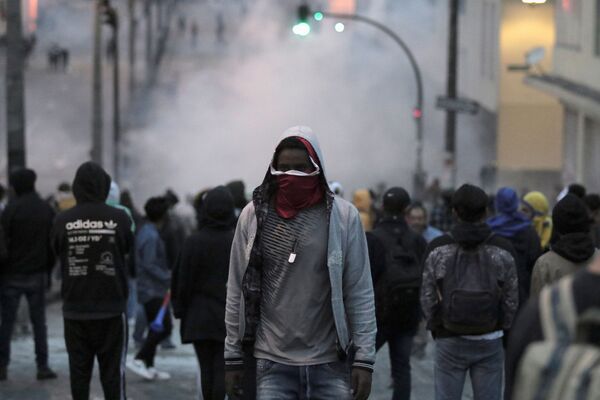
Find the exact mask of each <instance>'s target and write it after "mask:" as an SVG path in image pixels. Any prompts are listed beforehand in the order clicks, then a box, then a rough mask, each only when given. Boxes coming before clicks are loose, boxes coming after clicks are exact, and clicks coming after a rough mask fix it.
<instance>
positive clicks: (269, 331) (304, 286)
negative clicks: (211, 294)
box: [225, 126, 376, 400]
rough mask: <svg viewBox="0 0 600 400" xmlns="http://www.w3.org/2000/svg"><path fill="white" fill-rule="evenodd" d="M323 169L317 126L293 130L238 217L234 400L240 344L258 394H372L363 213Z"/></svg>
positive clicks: (233, 277)
mask: <svg viewBox="0 0 600 400" xmlns="http://www.w3.org/2000/svg"><path fill="white" fill-rule="evenodd" d="M324 171H325V168H324V161H323V157H322V154H321V150H320V148H319V144H318V141H317V138H316V136H315V135H314V134H313V132H312V130H311V129H310V128H308V127H303V126H298V127H293V128H290V129H288V130H287V131H286V132H285V133H284V134H283V137H282V138H281V139H280V141H279V143H278V145H277V147H276V149H275V152H274V155H273V158H272V160H271V164H270V165H269V168H268V171H267V174H266V176H265V179H264V181H263V183H262V185H260V186H259V187H258V188H257V189H256V190H255V191H254V195H253V200H252V202H251V203H250V204H248V205H247V206H246V207H245V208H244V210H243V211H242V214H241V215H240V218H239V221H238V225H237V229H236V232H235V237H234V240H233V245H232V250H231V261H230V267H229V278H228V281H227V303H226V308H225V326H226V332H227V336H226V338H225V370H226V372H225V386H226V390H227V393H228V395H229V397H230V398H232V399H238V398H241V396H242V393H241V381H242V379H243V376H244V352H243V346H242V344H246V345H248V347H250V348H251V349H253V354H254V356H255V357H256V359H257V360H256V375H257V379H256V383H257V398H259V399H280V398H284V397H286V398H300V397H301V396H304V394H305V393H308V392H310V393H311V397H314V398H323V399H351V398H352V396H353V395H352V392H353V393H354V398H355V399H359V400H365V399H366V398H367V397H368V396H369V393H370V389H371V374H372V371H373V364H374V362H375V335H376V323H375V307H374V296H373V284H372V279H371V273H370V266H369V256H368V250H367V242H366V238H365V233H364V231H363V229H362V226H361V222H360V218H359V215H358V211H357V210H356V208H355V207H353V206H352V205H351V204H350V203H348V202H346V201H345V200H343V199H341V198H339V197H337V196H334V195H333V193H331V191H330V189H329V187H328V185H327V180H326V177H325V172H324ZM351 352H353V353H354V357H352V355H351V354H350V353H351ZM351 359H352V365H349V363H350V362H351V361H350V360H351Z"/></svg>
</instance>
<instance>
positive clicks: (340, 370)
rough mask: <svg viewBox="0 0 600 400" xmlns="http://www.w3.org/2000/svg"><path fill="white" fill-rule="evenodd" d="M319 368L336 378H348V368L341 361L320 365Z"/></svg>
mask: <svg viewBox="0 0 600 400" xmlns="http://www.w3.org/2000/svg"><path fill="white" fill-rule="evenodd" d="M321 367H322V368H323V370H324V371H326V372H328V373H331V374H333V375H336V376H343V377H348V376H350V367H349V366H348V364H347V363H345V362H343V361H334V362H330V363H326V364H322V365H321Z"/></svg>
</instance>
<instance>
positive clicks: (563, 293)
mask: <svg viewBox="0 0 600 400" xmlns="http://www.w3.org/2000/svg"><path fill="white" fill-rule="evenodd" d="M539 302H540V303H539V305H540V321H541V324H542V332H543V334H544V339H545V340H547V341H551V342H570V341H572V340H573V339H574V336H575V330H576V327H577V309H576V308H575V300H574V299H573V277H572V276H568V277H566V278H563V279H561V280H560V281H559V282H558V284H556V285H553V286H547V287H545V288H544V289H543V290H542V293H541V294H540V299H539Z"/></svg>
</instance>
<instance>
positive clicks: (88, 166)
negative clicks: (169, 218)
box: [52, 162, 133, 400]
mask: <svg viewBox="0 0 600 400" xmlns="http://www.w3.org/2000/svg"><path fill="white" fill-rule="evenodd" d="M110 182H111V178H110V176H109V175H108V174H107V173H106V172H105V171H104V169H102V167H100V166H99V165H98V164H95V163H93V162H86V163H83V164H82V165H81V166H80V167H79V168H78V169H77V172H76V174H75V179H74V180H73V194H74V196H75V200H76V201H77V204H76V205H75V207H73V208H71V209H69V210H67V211H64V212H63V213H61V214H59V215H58V217H57V218H56V221H55V223H54V228H53V235H52V238H53V239H52V240H53V246H54V249H55V252H56V254H57V255H58V256H59V257H60V262H61V268H62V277H63V279H62V298H63V317H64V336H65V344H66V348H67V353H68V355H69V372H70V373H69V377H70V382H71V395H72V397H73V400H87V399H89V396H90V379H91V377H92V371H93V368H94V361H95V359H97V360H98V365H99V368H100V377H101V383H102V389H103V391H104V398H105V399H107V400H109V399H110V400H119V399H124V398H125V374H124V368H123V367H124V364H125V356H126V355H127V317H126V316H125V307H126V303H127V264H126V261H125V256H126V255H127V254H128V253H129V251H130V249H131V247H132V244H133V235H132V233H131V222H130V219H129V217H128V216H127V214H125V212H123V211H122V210H119V209H117V208H115V207H112V206H109V205H107V204H106V198H107V196H108V192H109V190H110Z"/></svg>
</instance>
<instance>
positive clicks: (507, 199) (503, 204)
mask: <svg viewBox="0 0 600 400" xmlns="http://www.w3.org/2000/svg"><path fill="white" fill-rule="evenodd" d="M494 204H495V209H496V215H495V216H494V217H492V218H490V219H488V221H487V223H488V225H489V226H490V228H491V229H492V232H494V233H495V234H496V235H498V236H500V237H503V238H505V239H506V240H508V241H509V242H510V243H511V244H512V246H513V249H514V251H515V256H516V259H515V262H516V265H517V276H518V277H519V305H520V306H522V305H524V304H525V303H526V302H527V299H528V298H529V289H530V287H531V271H532V270H533V266H534V265H535V262H536V260H537V259H538V257H539V256H540V255H541V254H542V247H541V245H540V238H539V236H538V235H537V232H536V231H535V229H534V228H533V225H532V222H531V220H530V219H529V218H527V216H525V215H524V214H522V213H521V212H519V205H520V200H519V196H518V195H517V192H516V191H515V190H514V189H512V188H508V187H504V188H501V189H500V190H498V193H497V194H496V196H495V200H494Z"/></svg>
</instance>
